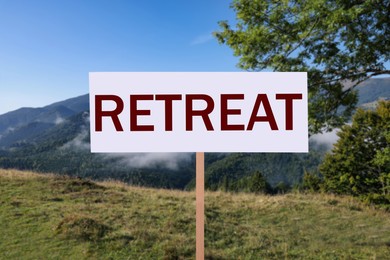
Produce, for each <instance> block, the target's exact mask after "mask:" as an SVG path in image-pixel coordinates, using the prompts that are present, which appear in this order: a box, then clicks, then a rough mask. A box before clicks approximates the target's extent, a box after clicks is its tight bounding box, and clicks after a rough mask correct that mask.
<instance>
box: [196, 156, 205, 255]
mask: <svg viewBox="0 0 390 260" xmlns="http://www.w3.org/2000/svg"><path fill="white" fill-rule="evenodd" d="M203 259H204V152H197V153H196V260H203Z"/></svg>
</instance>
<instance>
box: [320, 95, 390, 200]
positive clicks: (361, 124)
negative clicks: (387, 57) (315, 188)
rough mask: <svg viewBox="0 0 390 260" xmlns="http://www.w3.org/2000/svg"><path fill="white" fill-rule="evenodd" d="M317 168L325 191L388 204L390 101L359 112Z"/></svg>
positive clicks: (340, 133)
mask: <svg viewBox="0 0 390 260" xmlns="http://www.w3.org/2000/svg"><path fill="white" fill-rule="evenodd" d="M338 135H339V137H340V139H339V140H338V141H337V143H336V144H335V145H334V148H333V150H332V152H331V153H329V154H327V155H326V156H325V160H324V162H323V163H322V165H321V166H320V171H321V173H322V174H323V176H324V187H325V189H326V190H327V191H330V192H335V193H343V194H351V195H355V196H364V197H368V198H369V199H374V200H378V199H380V200H385V201H386V202H387V203H390V101H387V102H384V101H382V102H380V103H379V105H378V107H377V109H376V110H375V111H365V110H362V109H358V111H357V112H356V114H355V115H354V116H353V119H352V124H351V125H345V126H343V127H342V128H341V131H340V132H339V133H338Z"/></svg>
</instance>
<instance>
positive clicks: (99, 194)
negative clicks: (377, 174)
mask: <svg viewBox="0 0 390 260" xmlns="http://www.w3.org/2000/svg"><path fill="white" fill-rule="evenodd" d="M0 220H1V221H0V230H1V232H0V259H91V258H92V259H194V254H195V197H194V193H190V192H179V191H169V190H156V189H144V188H137V187H129V186H126V185H124V184H121V183H107V182H106V183H95V182H90V181H86V180H82V179H74V178H69V177H59V176H54V175H39V174H35V173H31V172H21V171H15V170H0ZM205 247H206V248H205V252H206V259H291V258H300V259H318V258H321V259H340V258H341V259H385V258H386V257H387V256H388V255H390V215H389V213H386V212H383V211H380V210H375V209H372V208H368V207H366V206H364V205H363V204H361V203H359V202H357V201H355V200H354V199H352V198H349V197H335V196H329V195H303V194H288V195H283V196H273V197H270V196H256V195H248V194H235V195H233V194H227V193H221V192H214V193H207V194H206V226H205Z"/></svg>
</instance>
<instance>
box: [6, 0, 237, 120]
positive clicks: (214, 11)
mask: <svg viewBox="0 0 390 260" xmlns="http://www.w3.org/2000/svg"><path fill="white" fill-rule="evenodd" d="M229 4H230V1H225V0H196V1H184V0H181V1H180V0H175V1H173V0H170V1H161V0H144V1H141V0H140V1H135V0H127V1H125V0H123V1H119V0H111V1H109V0H106V1H102V0H91V1H86V0H83V1H78V0H68V1H51V0H46V1H44V0H34V1H29V0H25V1H20V0H0V90H1V92H0V93H1V94H0V114H3V113H5V112H7V111H11V110H14V109H17V108H20V107H26V106H29V107H39V106H44V105H48V104H50V103H53V102H55V101H60V100H63V99H67V98H71V97H75V96H78V95H82V94H86V93H88V73H89V72H92V71H237V70H238V69H237V68H236V63H237V61H238V59H237V58H236V57H233V55H232V51H231V50H230V49H229V48H228V47H226V46H222V45H219V44H218V42H217V41H216V39H214V38H213V37H212V36H211V33H212V32H213V31H216V30H218V24H217V22H218V21H220V20H230V21H234V12H233V10H231V9H230V8H229Z"/></svg>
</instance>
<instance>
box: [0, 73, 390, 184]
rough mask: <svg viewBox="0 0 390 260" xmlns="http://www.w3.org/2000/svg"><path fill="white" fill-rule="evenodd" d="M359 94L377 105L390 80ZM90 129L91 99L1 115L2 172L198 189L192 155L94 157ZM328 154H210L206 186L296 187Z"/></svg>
mask: <svg viewBox="0 0 390 260" xmlns="http://www.w3.org/2000/svg"><path fill="white" fill-rule="evenodd" d="M357 90H358V91H359V98H360V101H359V105H360V106H363V107H364V106H368V105H367V104H375V102H377V100H378V99H388V98H390V78H375V79H370V80H368V81H366V82H364V83H363V84H361V85H360V86H358V87H357ZM88 129H89V96H88V95H83V96H79V97H75V98H71V99H67V100H64V101H61V102H57V103H54V104H51V105H48V106H45V107H42V108H21V109H18V110H15V111H12V112H9V113H6V114H3V115H0V167H3V168H17V169H29V170H35V171H39V172H55V173H60V174H67V175H72V176H79V177H88V178H93V179H97V180H102V179H118V180H121V181H124V182H127V183H131V184H134V185H142V186H150V187H160V188H174V189H184V188H187V189H191V188H194V186H195V183H194V179H193V178H194V175H195V171H194V168H195V166H194V165H195V162H194V161H195V159H194V156H193V154H168V155H154V154H91V153H90V151H89V147H90V146H89V130H88ZM325 152H326V148H325V147H324V146H321V145H318V144H315V143H311V152H310V153H309V154H267V153H262V154H260V153H257V154H249V153H248V154H213V153H210V154H206V173H205V181H206V187H207V188H209V189H212V190H217V189H221V188H223V187H224V186H226V183H233V184H234V183H237V182H239V181H240V180H241V179H245V178H249V177H251V176H252V175H253V174H255V173H256V171H260V172H261V173H262V174H263V175H264V176H265V177H266V178H267V181H268V182H269V183H270V184H271V185H273V186H278V185H280V184H287V185H288V186H293V185H297V184H299V183H300V182H301V180H302V176H303V172H304V171H310V172H314V173H315V172H316V167H317V166H318V164H319V163H320V162H321V159H322V156H323V155H324V153H325ZM233 186H234V185H233Z"/></svg>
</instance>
